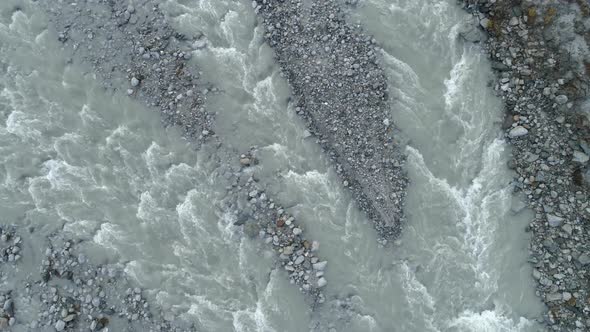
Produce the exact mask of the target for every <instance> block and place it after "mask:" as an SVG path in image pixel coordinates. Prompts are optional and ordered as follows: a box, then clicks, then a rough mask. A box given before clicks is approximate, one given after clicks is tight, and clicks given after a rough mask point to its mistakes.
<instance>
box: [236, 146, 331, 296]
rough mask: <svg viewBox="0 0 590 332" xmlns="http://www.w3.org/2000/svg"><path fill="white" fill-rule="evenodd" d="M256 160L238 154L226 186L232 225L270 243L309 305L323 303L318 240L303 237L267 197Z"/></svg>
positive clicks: (290, 218)
mask: <svg viewBox="0 0 590 332" xmlns="http://www.w3.org/2000/svg"><path fill="white" fill-rule="evenodd" d="M256 163H257V162H256V158H255V156H254V154H253V151H250V152H249V153H248V154H243V155H241V156H240V165H241V171H240V173H239V174H238V176H237V177H236V178H235V180H234V181H233V183H232V185H231V187H230V188H229V191H230V192H231V193H234V195H231V196H232V197H235V200H233V201H231V202H230V203H229V204H228V207H229V208H230V209H232V210H235V211H236V215H237V220H236V221H235V222H234V225H237V226H242V227H243V230H244V233H245V234H246V235H248V236H249V237H251V238H260V239H262V240H263V241H264V242H265V243H266V244H268V245H270V246H272V248H273V249H274V250H275V251H276V252H277V255H278V256H279V264H280V265H281V266H282V267H283V269H284V270H285V271H286V272H287V274H288V275H289V280H290V282H291V283H293V284H296V285H298V286H299V288H300V290H301V291H303V292H304V293H305V294H308V295H309V296H310V300H311V302H312V304H318V303H323V302H324V301H325V297H324V295H323V294H322V292H321V288H323V287H324V286H326V285H327V283H328V282H327V280H326V278H325V277H324V269H325V268H326V266H327V264H328V262H327V261H322V260H320V258H319V257H318V256H317V251H318V250H319V248H320V243H319V242H317V241H311V240H308V239H306V237H305V233H304V227H302V226H301V225H299V224H298V223H297V220H296V219H295V217H293V216H292V215H290V214H288V213H287V212H286V211H285V209H284V208H283V207H281V206H280V205H279V204H277V203H275V202H274V200H273V199H272V198H269V197H267V194H266V193H265V192H264V190H263V188H262V186H261V185H260V184H259V183H258V181H257V180H256V179H255V176H254V174H253V170H252V169H251V166H252V165H255V164H256Z"/></svg>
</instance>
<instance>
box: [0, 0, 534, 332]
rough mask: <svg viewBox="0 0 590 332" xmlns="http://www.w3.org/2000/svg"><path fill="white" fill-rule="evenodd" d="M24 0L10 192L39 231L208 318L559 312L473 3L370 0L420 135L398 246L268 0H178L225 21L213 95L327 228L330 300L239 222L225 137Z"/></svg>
mask: <svg viewBox="0 0 590 332" xmlns="http://www.w3.org/2000/svg"><path fill="white" fill-rule="evenodd" d="M15 5H16V2H15V1H12V2H11V1H7V2H3V3H2V4H0V13H1V14H2V15H1V16H0V70H1V75H0V119H1V120H0V158H1V164H2V167H0V180H1V181H0V184H1V185H0V209H1V211H3V218H4V219H7V220H9V222H10V223H15V224H22V225H25V226H34V227H36V228H37V229H38V231H37V232H36V233H35V235H34V236H36V237H39V239H38V240H39V242H42V237H43V235H44V234H50V233H52V232H65V233H68V234H70V235H69V236H71V237H73V238H80V239H83V240H85V242H84V247H85V248H86V249H87V251H88V253H89V255H90V256H91V257H92V258H93V259H95V260H97V261H108V262H113V263H121V264H123V265H124V266H125V269H126V271H127V272H128V273H129V274H130V276H132V277H133V278H136V279H137V282H138V284H140V285H141V286H142V287H144V288H145V289H147V290H148V296H149V297H150V298H151V300H152V301H153V302H154V303H157V304H158V305H159V306H160V307H162V308H163V309H164V310H167V311H170V312H173V313H174V314H175V315H180V316H181V318H183V319H186V320H190V321H194V322H196V326H198V327H199V328H200V330H202V331H232V330H234V331H302V330H307V329H310V330H318V331H327V330H329V329H334V330H335V331H537V330H539V326H537V325H536V323H535V319H536V318H537V317H538V316H539V313H540V311H541V310H542V308H541V306H540V304H539V302H538V299H537V298H536V297H535V296H534V290H533V286H532V281H531V277H530V275H531V271H530V267H529V266H528V264H527V263H526V259H527V244H528V238H527V235H526V233H525V232H524V229H525V225H526V223H527V221H528V220H529V219H530V217H531V215H530V213H529V212H527V211H526V210H524V211H520V212H518V213H514V212H513V211H511V207H513V206H514V205H515V203H514V201H515V199H513V198H512V195H511V187H510V185H509V182H510V179H511V177H512V175H511V174H510V173H509V171H508V169H507V168H506V166H505V165H506V160H507V158H508V155H509V151H508V150H507V146H506V144H505V142H504V141H503V140H502V139H501V138H500V136H501V135H500V128H499V124H498V123H499V120H500V118H501V103H500V100H498V99H497V98H496V97H494V96H493V94H492V91H491V89H489V88H488V87H487V83H488V80H489V79H490V71H489V64H488V62H487V61H486V59H485V57H484V56H482V55H481V54H480V50H479V49H478V47H477V46H476V45H472V44H465V43H463V42H461V41H460V40H459V39H458V38H457V31H458V30H459V27H460V24H461V22H462V19H463V17H464V15H465V14H464V13H463V12H462V11H461V10H460V9H459V8H458V7H455V3H454V2H453V1H450V0H449V1H446V0H438V1H435V0H431V1H428V0H420V1H402V0H397V1H394V0H369V1H365V2H362V3H361V5H360V6H359V7H358V8H354V9H351V10H352V11H351V14H352V16H351V18H350V19H351V22H356V21H357V20H358V22H359V23H360V24H361V25H362V26H363V27H364V28H365V30H366V31H367V32H368V33H369V34H371V35H373V36H374V38H375V39H376V40H377V42H378V43H379V44H380V45H381V46H382V47H383V51H382V54H381V57H382V60H381V65H382V66H383V68H384V69H385V71H386V73H387V76H388V79H389V85H390V86H389V90H390V99H391V104H392V105H391V110H390V112H391V116H392V117H393V118H394V119H395V121H396V124H397V125H398V126H399V127H400V128H401V130H402V131H403V132H404V135H405V136H406V138H407V140H408V146H407V148H406V152H407V154H408V163H407V172H408V175H409V177H410V179H411V184H410V187H409V191H408V198H407V203H406V208H405V209H406V215H407V216H408V218H407V219H408V221H407V224H406V225H404V227H403V235H402V236H401V238H400V239H399V241H397V243H396V244H395V245H394V246H391V247H387V248H383V247H380V246H379V245H378V244H377V234H376V233H375V231H374V230H373V228H372V227H371V226H370V223H369V221H368V219H367V217H366V216H365V215H363V214H362V213H360V212H359V211H358V210H357V209H356V208H355V204H354V202H353V200H352V199H351V197H350V195H349V193H348V192H347V191H346V190H345V188H343V187H342V185H341V183H340V180H339V179H338V177H337V175H336V174H335V172H334V171H333V169H331V168H330V166H329V162H328V160H327V158H325V156H323V155H322V153H321V149H320V148H319V146H318V145H317V143H316V142H315V139H314V138H313V137H308V136H309V135H308V133H307V131H306V129H305V125H304V124H303V123H302V122H301V121H300V120H299V119H298V118H297V115H296V114H295V112H294V111H293V110H292V109H290V107H289V105H288V101H289V97H290V90H289V87H288V84H287V83H286V81H285V80H284V79H283V78H282V77H281V75H280V72H279V69H278V66H277V65H276V63H275V61H274V59H273V52H272V50H271V49H270V48H269V47H268V45H266V44H264V42H263V38H262V36H263V33H264V32H263V30H262V28H261V27H259V26H258V25H257V21H256V16H255V13H254V11H253V9H252V7H251V4H250V3H249V2H247V1H225V0H223V1H222V0H202V1H167V2H165V3H163V4H162V9H163V10H164V12H165V13H167V14H168V15H169V17H170V20H171V22H172V23H173V25H174V26H175V27H176V28H178V30H179V31H181V32H183V33H185V34H196V33H198V32H202V33H203V34H204V35H205V36H206V38H207V47H205V48H203V49H199V50H197V51H195V53H194V54H193V58H192V60H191V61H192V62H193V64H194V65H195V66H198V67H199V68H200V70H202V71H203V79H204V80H208V81H210V82H211V83H213V84H214V85H215V86H216V87H217V88H218V89H220V90H221V92H222V93H221V94H219V95H215V96H212V97H210V98H209V101H208V104H207V107H208V108H209V109H210V110H211V111H214V112H217V116H216V121H217V122H216V128H215V131H216V133H217V135H218V136H219V137H220V138H221V140H222V141H223V142H224V143H225V144H226V145H227V146H229V147H231V148H233V149H235V150H236V151H245V150H247V149H249V148H250V147H252V146H256V147H257V149H258V150H257V151H258V152H257V155H258V157H259V158H260V165H259V170H258V173H257V176H258V177H259V178H260V181H261V182H263V183H264V184H266V185H267V186H268V187H269V188H270V189H271V192H272V194H273V195H274V197H276V199H277V200H278V201H280V202H281V204H283V205H284V206H286V207H288V210H289V211H290V212H291V213H293V214H294V215H295V216H296V217H297V218H298V220H300V221H301V222H302V223H303V224H304V226H305V227H306V231H307V232H308V235H310V236H311V237H312V238H313V239H314V240H318V241H319V242H320V244H321V247H320V254H321V256H322V257H323V258H326V259H327V260H328V262H329V263H328V267H327V268H326V277H327V280H329V283H328V285H327V286H326V288H325V293H326V297H327V299H328V300H327V302H326V303H325V304H323V305H321V306H318V307H316V308H315V310H313V311H312V310H311V308H310V307H308V305H307V304H306V302H305V300H304V297H303V295H302V294H301V293H300V292H298V290H297V289H296V288H295V286H293V285H290V284H289V283H288V279H287V278H285V275H284V272H283V271H281V270H280V269H275V268H274V265H273V253H272V252H271V251H270V250H268V249H267V248H266V246H264V244H263V243H260V242H258V241H256V239H248V238H246V237H243V236H242V235H241V232H240V231H239V228H237V227H235V226H233V225H232V220H233V218H234V217H235V216H232V215H231V214H229V213H228V212H227V211H224V210H223V208H222V205H221V204H220V202H221V200H222V199H223V197H224V194H225V186H226V185H227V183H226V181H225V179H224V177H223V174H221V172H218V171H217V167H218V166H219V165H217V164H216V160H215V158H211V156H210V154H211V151H202V152H196V151H194V149H192V147H191V144H190V142H187V141H185V140H183V139H182V138H181V135H180V134H179V132H177V131H175V130H174V129H168V130H165V129H163V127H162V126H161V124H160V119H159V115H158V114H157V113H156V112H154V111H153V110H149V109H146V108H145V107H142V106H140V105H139V104H137V103H134V102H132V101H131V100H130V99H128V97H127V96H124V95H119V94H112V93H110V92H105V91H104V90H102V89H101V88H99V84H98V83H97V82H96V81H95V79H94V78H93V76H92V74H91V73H87V72H86V70H87V69H85V68H84V67H80V66H73V65H69V64H68V63H67V62H66V60H67V59H64V58H63V57H62V53H61V52H60V50H59V45H58V43H57V41H56V36H53V35H52V34H51V33H49V32H48V31H47V30H45V29H46V21H45V19H44V16H43V14H42V13H40V12H38V11H36V10H35V7H34V6H31V4H30V3H28V5H27V6H24V8H23V10H22V11H14V10H13V9H14V6H15ZM30 243H32V245H33V246H35V245H36V242H35V241H30ZM39 245H40V246H41V244H40V243H39ZM39 250H41V249H39ZM34 259H35V258H34V257H32V258H31V261H30V262H29V264H28V265H26V266H25V267H23V268H33V267H34V266H35V265H34V264H35V262H34Z"/></svg>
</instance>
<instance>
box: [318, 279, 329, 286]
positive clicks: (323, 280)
mask: <svg viewBox="0 0 590 332" xmlns="http://www.w3.org/2000/svg"><path fill="white" fill-rule="evenodd" d="M327 284H328V281H326V279H325V278H324V277H322V278H320V279H318V288H322V287H324V286H326V285H327Z"/></svg>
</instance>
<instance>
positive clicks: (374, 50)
mask: <svg viewBox="0 0 590 332" xmlns="http://www.w3.org/2000/svg"><path fill="white" fill-rule="evenodd" d="M252 6H253V7H254V9H255V11H256V12H257V13H258V14H259V16H260V18H261V22H262V23H263V25H264V27H265V29H266V34H265V38H266V40H267V42H268V43H269V45H270V46H271V47H272V48H273V49H274V51H275V53H276V57H277V61H278V63H279V65H280V66H281V69H282V73H283V75H284V76H285V77H286V78H287V80H288V81H289V83H290V85H291V87H292V89H293V95H294V99H295V101H294V104H295V105H296V111H297V114H298V115H300V116H301V117H302V118H303V119H304V121H305V123H306V124H307V126H308V129H309V132H310V133H311V135H313V136H315V138H316V140H317V142H318V143H319V144H320V145H321V146H322V148H323V149H324V151H325V152H326V154H327V155H328V156H329V157H330V159H331V160H332V163H333V165H334V168H335V169H336V172H337V173H338V174H339V175H340V176H341V179H342V183H343V186H344V187H346V188H348V189H349V190H350V192H351V193H352V195H353V196H354V198H355V199H356V201H357V203H358V206H359V208H360V209H361V210H362V211H364V212H365V213H366V214H367V215H368V216H369V218H370V219H371V220H372V221H373V224H374V227H375V229H376V231H377V233H378V235H379V238H380V240H381V243H382V244H386V243H387V242H388V241H391V240H394V239H396V238H397V237H398V236H399V234H400V231H401V226H402V225H403V223H404V215H403V206H404V198H405V195H406V192H405V190H406V187H407V183H408V180H407V177H406V175H405V173H404V171H403V166H404V164H405V155H404V153H403V152H402V144H401V142H402V138H401V134H400V133H399V132H398V131H397V130H396V128H395V124H394V123H393V120H392V119H390V118H389V117H388V116H387V113H386V112H385V110H386V109H387V108H388V107H389V104H388V96H387V81H386V78H385V75H384V73H383V69H382V68H380V67H379V65H378V47H377V46H376V44H375V41H374V40H373V39H372V38H371V37H370V36H368V35H365V34H363V33H362V31H360V29H359V28H358V27H353V26H351V25H349V24H348V23H347V22H346V21H345V17H344V13H343V11H342V9H341V8H340V4H339V3H338V2H336V1H322V2H311V3H303V2H297V1H285V2H272V3H271V2H267V1H262V0H259V1H255V2H253V3H252Z"/></svg>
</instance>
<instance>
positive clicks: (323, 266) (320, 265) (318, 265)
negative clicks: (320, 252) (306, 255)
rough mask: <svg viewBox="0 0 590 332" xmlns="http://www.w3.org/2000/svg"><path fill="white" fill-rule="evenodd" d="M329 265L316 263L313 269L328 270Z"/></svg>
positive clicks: (323, 262)
mask: <svg viewBox="0 0 590 332" xmlns="http://www.w3.org/2000/svg"><path fill="white" fill-rule="evenodd" d="M327 264H328V262H327V261H322V262H318V263H315V264H313V269H314V270H318V271H323V270H324V269H325V268H326V265H327Z"/></svg>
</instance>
